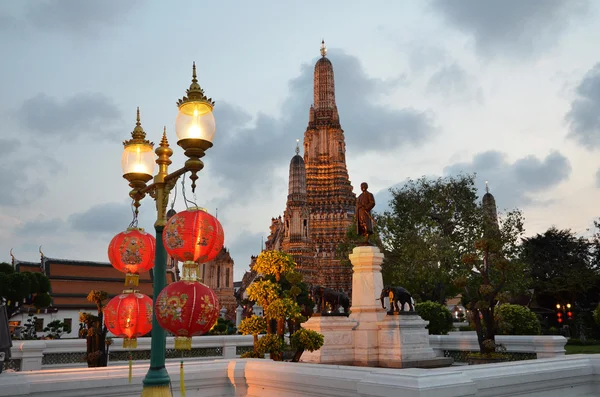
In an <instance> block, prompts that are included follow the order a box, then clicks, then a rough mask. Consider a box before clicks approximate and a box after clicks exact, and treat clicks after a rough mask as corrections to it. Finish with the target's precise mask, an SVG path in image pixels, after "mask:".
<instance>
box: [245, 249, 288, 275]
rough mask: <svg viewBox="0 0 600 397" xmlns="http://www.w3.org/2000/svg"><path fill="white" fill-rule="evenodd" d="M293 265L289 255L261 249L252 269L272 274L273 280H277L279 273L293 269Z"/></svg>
mask: <svg viewBox="0 0 600 397" xmlns="http://www.w3.org/2000/svg"><path fill="white" fill-rule="evenodd" d="M294 266H295V263H294V259H293V258H292V256H291V255H288V254H286V253H284V252H281V251H262V252H261V253H260V254H259V255H258V258H256V263H255V264H254V271H256V272H257V273H262V274H264V275H268V276H274V277H275V280H276V281H277V282H279V280H280V279H281V275H282V274H283V273H287V272H290V271H292V270H294Z"/></svg>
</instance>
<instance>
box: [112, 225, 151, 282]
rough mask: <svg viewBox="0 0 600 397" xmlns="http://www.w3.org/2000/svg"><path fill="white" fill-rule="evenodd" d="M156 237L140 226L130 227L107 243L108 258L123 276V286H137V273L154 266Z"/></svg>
mask: <svg viewBox="0 0 600 397" xmlns="http://www.w3.org/2000/svg"><path fill="white" fill-rule="evenodd" d="M155 249H156V239H155V238H154V236H152V235H151V234H148V233H146V232H145V231H144V229H142V228H136V227H130V228H128V229H127V230H126V231H124V232H121V233H119V234H117V235H116V236H115V237H113V239H112V240H111V241H110V244H109V245H108V260H109V261H110V263H111V265H113V267H114V268H115V269H117V270H119V271H121V272H123V273H126V276H125V286H127V287H129V288H132V287H137V286H138V283H139V273H140V272H147V271H148V270H150V269H152V267H154V255H155V254H154V253H155Z"/></svg>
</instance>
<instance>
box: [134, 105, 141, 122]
mask: <svg viewBox="0 0 600 397" xmlns="http://www.w3.org/2000/svg"><path fill="white" fill-rule="evenodd" d="M135 120H136V123H135V125H140V107H139V106H138V107H137V116H136V118H135Z"/></svg>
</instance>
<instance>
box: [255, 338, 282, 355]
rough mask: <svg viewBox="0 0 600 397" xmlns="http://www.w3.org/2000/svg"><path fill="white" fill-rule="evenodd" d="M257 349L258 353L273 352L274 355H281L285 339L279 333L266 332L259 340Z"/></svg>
mask: <svg viewBox="0 0 600 397" xmlns="http://www.w3.org/2000/svg"><path fill="white" fill-rule="evenodd" d="M255 349H256V352H257V353H258V354H265V353H271V354H272V355H279V354H280V353H281V351H282V350H283V340H282V339H281V338H280V337H279V335H275V334H266V335H264V336H262V337H261V338H260V339H259V340H258V343H257V344H256V346H255Z"/></svg>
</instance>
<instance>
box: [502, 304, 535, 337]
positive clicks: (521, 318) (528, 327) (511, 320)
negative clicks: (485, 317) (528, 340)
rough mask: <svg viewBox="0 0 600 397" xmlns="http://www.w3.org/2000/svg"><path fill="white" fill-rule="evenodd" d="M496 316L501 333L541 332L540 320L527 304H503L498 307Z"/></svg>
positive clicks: (524, 333)
mask: <svg viewBox="0 0 600 397" xmlns="http://www.w3.org/2000/svg"><path fill="white" fill-rule="evenodd" d="M495 316H496V324H497V325H498V332H499V333H500V334H501V335H540V334H541V331H542V330H541V326H540V320H538V318H537V316H536V315H535V313H533V312H532V311H531V310H529V308H527V307H525V306H521V305H511V304H508V303H507V304H503V305H500V306H499V307H498V308H497V310H496V312H495Z"/></svg>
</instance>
